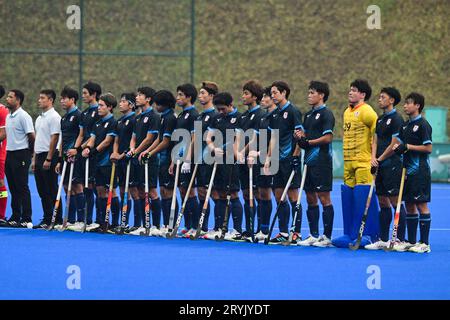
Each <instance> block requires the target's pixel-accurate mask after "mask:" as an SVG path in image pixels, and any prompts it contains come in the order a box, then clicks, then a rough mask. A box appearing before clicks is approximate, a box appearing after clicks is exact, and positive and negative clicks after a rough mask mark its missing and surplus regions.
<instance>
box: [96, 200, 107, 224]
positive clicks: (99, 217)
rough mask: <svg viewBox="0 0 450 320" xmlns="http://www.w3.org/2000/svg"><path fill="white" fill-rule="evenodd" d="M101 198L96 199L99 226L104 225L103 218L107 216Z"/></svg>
mask: <svg viewBox="0 0 450 320" xmlns="http://www.w3.org/2000/svg"><path fill="white" fill-rule="evenodd" d="M100 202H101V201H100V198H99V197H96V198H95V222H96V223H98V224H102V223H103V222H104V219H103V218H102V217H104V216H105V214H104V212H103V211H102V210H101V206H102V204H101V203H100Z"/></svg>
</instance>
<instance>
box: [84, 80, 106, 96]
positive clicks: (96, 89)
mask: <svg viewBox="0 0 450 320" xmlns="http://www.w3.org/2000/svg"><path fill="white" fill-rule="evenodd" d="M83 89H86V90H87V91H88V92H89V94H90V95H91V96H92V95H93V94H94V93H95V94H96V95H95V99H97V100H98V99H99V97H100V96H101V94H102V87H101V86H100V85H99V84H98V83H95V82H92V81H89V82H88V83H86V84H85V85H84V86H83Z"/></svg>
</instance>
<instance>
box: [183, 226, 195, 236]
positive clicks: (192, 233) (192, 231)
mask: <svg viewBox="0 0 450 320" xmlns="http://www.w3.org/2000/svg"><path fill="white" fill-rule="evenodd" d="M196 232H197V230H195V229H194V228H191V229H189V231H188V232H186V233H185V234H184V238H189V237H190V236H194V235H195V233H196Z"/></svg>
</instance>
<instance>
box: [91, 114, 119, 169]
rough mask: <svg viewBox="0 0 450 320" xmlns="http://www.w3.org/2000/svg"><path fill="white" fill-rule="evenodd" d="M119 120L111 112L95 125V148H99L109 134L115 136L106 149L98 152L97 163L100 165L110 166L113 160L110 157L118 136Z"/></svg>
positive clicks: (93, 133)
mask: <svg viewBox="0 0 450 320" xmlns="http://www.w3.org/2000/svg"><path fill="white" fill-rule="evenodd" d="M116 130H117V121H116V119H114V117H113V115H112V114H110V115H109V116H106V117H104V118H101V119H100V120H99V121H98V122H97V123H96V124H95V126H94V131H93V132H92V133H91V136H92V137H95V144H94V148H97V147H98V145H99V144H100V143H102V142H103V141H104V140H105V139H106V137H107V136H112V137H113V142H111V144H110V145H109V146H108V147H107V148H106V149H104V150H102V151H101V152H99V153H97V155H96V164H97V166H99V167H104V166H110V165H111V161H110V160H109V157H110V156H111V153H112V152H113V147H114V137H116V135H117V134H116Z"/></svg>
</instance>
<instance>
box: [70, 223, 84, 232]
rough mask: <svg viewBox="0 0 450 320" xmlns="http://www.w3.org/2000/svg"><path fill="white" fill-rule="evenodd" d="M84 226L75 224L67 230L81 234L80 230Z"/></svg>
mask: <svg viewBox="0 0 450 320" xmlns="http://www.w3.org/2000/svg"><path fill="white" fill-rule="evenodd" d="M83 226H84V222H75V224H74V225H72V226H70V227H67V230H72V231H75V232H81V230H82V229H83Z"/></svg>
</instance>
